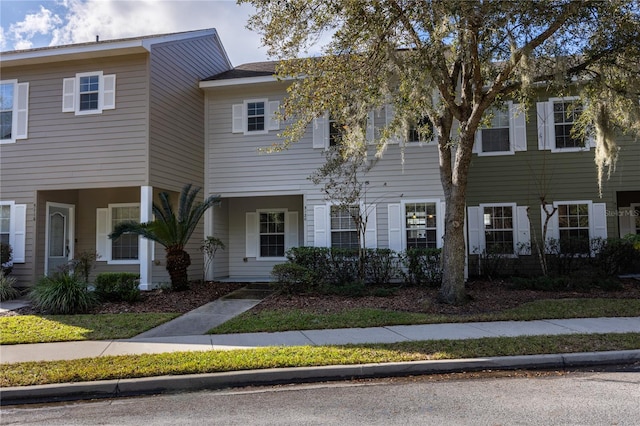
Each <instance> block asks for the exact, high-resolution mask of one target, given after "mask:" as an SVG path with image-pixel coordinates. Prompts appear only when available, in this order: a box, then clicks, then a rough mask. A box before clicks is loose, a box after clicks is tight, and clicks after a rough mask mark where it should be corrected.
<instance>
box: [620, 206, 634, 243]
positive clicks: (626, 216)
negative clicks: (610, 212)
mask: <svg viewBox="0 0 640 426" xmlns="http://www.w3.org/2000/svg"><path fill="white" fill-rule="evenodd" d="M618 210H619V211H620V214H619V215H618V220H619V224H620V238H623V237H624V236H625V235H627V234H635V233H636V218H635V216H633V211H634V210H633V208H632V207H620V208H619V209H618Z"/></svg>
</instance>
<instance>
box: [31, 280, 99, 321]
mask: <svg viewBox="0 0 640 426" xmlns="http://www.w3.org/2000/svg"><path fill="white" fill-rule="evenodd" d="M29 297H30V298H31V301H32V302H33V305H34V307H35V308H36V309H38V310H40V311H43V312H47V313H51V314H63V315H68V314H79V313H83V312H87V311H88V310H89V309H90V308H91V307H93V306H95V305H96V304H97V302H98V300H97V297H96V295H95V294H94V293H92V292H90V291H89V290H88V289H87V284H86V283H85V282H84V281H83V280H82V279H80V278H79V277H76V276H75V275H74V274H71V273H69V272H59V273H56V274H53V275H51V276H48V277H42V278H41V279H40V280H39V281H38V283H37V284H36V286H35V287H34V288H33V290H31V292H30V293H29Z"/></svg>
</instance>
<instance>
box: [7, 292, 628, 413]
mask: <svg viewBox="0 0 640 426" xmlns="http://www.w3.org/2000/svg"><path fill="white" fill-rule="evenodd" d="M267 294H268V291H266V290H260V289H249V290H247V289H241V290H239V291H238V292H237V293H234V294H231V295H228V296H227V297H225V298H221V299H218V300H216V301H214V302H211V303H209V304H207V305H205V306H202V307H201V308H198V309H196V310H195V311H191V312H189V313H187V314H185V315H183V316H181V317H179V318H176V319H175V320H173V321H170V322H168V323H165V324H163V325H161V326H159V327H156V328H155V329H152V330H149V331H147V332H145V333H142V334H141V335H138V336H136V337H134V338H131V339H121V340H110V341H80V342H59V343H36V344H27V345H2V346H0V364H10V363H16V362H25V361H53V360H70V359H79V358H94V357H101V356H112V355H130V354H142V353H164V352H178V351H209V350H230V349H239V348H244V349H247V348H255V347H264V346H302V345H343V344H350V343H395V342H405V341H419V340H441V339H452V340H459V339H478V338H483V337H505V336H524V335H528V336H531V335H567V334H577V333H628V332H634V333H639V332H640V317H623V318H583V319H558V320H537V321H522V322H518V321H499V322H474V323H462V324H428V325H409V326H406V325H404V326H403V325H399V326H387V327H371V328H345V329H334V330H301V331H286V332H278V333H244V334H226V335H204V334H203V333H204V332H206V331H207V330H209V329H210V328H212V327H214V326H215V325H218V324H221V323H222V322H224V321H226V320H228V319H230V318H232V317H233V316H236V315H238V314H240V313H241V312H244V311H246V310H248V309H250V308H251V307H253V306H255V305H256V304H257V303H259V302H260V301H261V300H262V298H263V297H266V295H267ZM1 308H5V309H6V308H7V304H6V303H3V304H2V307H1ZM638 361H640V350H634V351H619V352H594V353H586V354H551V355H533V356H522V357H498V358H483V359H471V360H448V361H424V362H410V363H389V364H375V365H361V366H333V367H310V368H287V369H270V370H256V371H238V372H229V373H213V374H204V375H190V376H171V377H155V378H154V377H151V378H144V379H123V380H115V381H104V382H93V383H74V384H61V385H44V386H28V387H17V388H5V389H2V392H1V394H2V396H1V397H2V403H3V404H6V403H12V402H11V401H31V400H34V398H35V399H37V400H40V401H42V400H43V398H44V400H51V399H52V398H53V399H56V398H61V397H64V398H67V399H68V398H72V399H75V398H79V397H86V396H87V395H91V396H92V397H99V396H100V395H102V396H105V397H112V396H117V395H121V394H123V393H124V394H126V393H127V391H124V390H123V389H129V392H133V393H138V394H140V393H150V392H151V393H153V392H156V393H157V392H162V391H167V390H187V389H200V388H211V387H216V388H219V387H230V386H242V385H250V384H260V383H263V384H266V383H284V382H298V381H306V380H331V379H333V380H338V379H345V378H353V377H373V376H389V375H398V374H427V373H430V372H431V373H433V372H445V371H447V372H451V371H470V370H478V369H494V370H495V369H504V368H509V369H513V368H562V367H567V366H570V365H592V364H598V363H600V364H602V363H616V362H638Z"/></svg>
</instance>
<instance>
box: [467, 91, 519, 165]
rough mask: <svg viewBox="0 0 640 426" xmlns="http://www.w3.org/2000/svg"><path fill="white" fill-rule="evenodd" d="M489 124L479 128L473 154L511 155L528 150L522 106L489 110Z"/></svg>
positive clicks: (508, 105) (510, 103)
mask: <svg viewBox="0 0 640 426" xmlns="http://www.w3.org/2000/svg"><path fill="white" fill-rule="evenodd" d="M486 114H488V115H489V122H488V124H487V125H485V126H481V127H480V128H478V131H477V132H476V141H475V143H474V145H473V152H474V153H476V154H478V155H479V156H491V155H510V154H514V153H515V152H518V151H526V150H527V129H526V117H525V112H524V111H523V110H522V106H521V105H520V104H514V103H513V102H510V101H509V102H506V103H505V105H504V107H503V108H492V109H490V110H487V112H486Z"/></svg>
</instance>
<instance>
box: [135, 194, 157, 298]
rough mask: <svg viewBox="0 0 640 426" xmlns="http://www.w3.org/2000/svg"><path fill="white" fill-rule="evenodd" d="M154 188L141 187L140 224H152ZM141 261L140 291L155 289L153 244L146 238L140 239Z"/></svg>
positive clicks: (139, 255) (139, 254) (139, 252)
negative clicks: (152, 269)
mask: <svg viewBox="0 0 640 426" xmlns="http://www.w3.org/2000/svg"><path fill="white" fill-rule="evenodd" d="M152 205H153V187H152V186H141V187H140V222H141V223H144V222H150V221H151V220H153V212H152V208H151V206H152ZM138 257H139V259H140V286H139V288H140V290H152V289H153V282H152V281H153V274H152V271H151V268H152V265H153V242H152V241H150V240H147V239H146V238H142V237H140V244H139V250H138Z"/></svg>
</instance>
